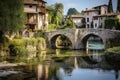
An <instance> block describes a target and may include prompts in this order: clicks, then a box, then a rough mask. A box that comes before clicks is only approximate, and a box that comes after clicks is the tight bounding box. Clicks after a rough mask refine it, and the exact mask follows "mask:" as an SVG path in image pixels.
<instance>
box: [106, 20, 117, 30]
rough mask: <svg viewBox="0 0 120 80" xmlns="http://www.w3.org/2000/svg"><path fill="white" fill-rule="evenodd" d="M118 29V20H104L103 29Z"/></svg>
mask: <svg viewBox="0 0 120 80" xmlns="http://www.w3.org/2000/svg"><path fill="white" fill-rule="evenodd" d="M113 28H116V29H119V19H118V18H107V19H105V29H113Z"/></svg>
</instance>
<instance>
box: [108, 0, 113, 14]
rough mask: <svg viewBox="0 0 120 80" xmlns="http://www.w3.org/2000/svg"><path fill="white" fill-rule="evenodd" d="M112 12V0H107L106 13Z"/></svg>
mask: <svg viewBox="0 0 120 80" xmlns="http://www.w3.org/2000/svg"><path fill="white" fill-rule="evenodd" d="M112 12H113V6H112V0H109V3H108V13H112Z"/></svg>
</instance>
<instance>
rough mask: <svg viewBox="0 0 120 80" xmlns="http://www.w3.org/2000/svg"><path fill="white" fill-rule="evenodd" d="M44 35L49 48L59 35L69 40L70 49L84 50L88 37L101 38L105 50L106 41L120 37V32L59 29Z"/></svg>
mask: <svg viewBox="0 0 120 80" xmlns="http://www.w3.org/2000/svg"><path fill="white" fill-rule="evenodd" d="M45 35H46V37H47V40H48V46H49V47H50V48H51V47H52V46H53V45H55V42H56V39H57V37H58V36H59V35H64V36H66V37H67V38H69V40H70V41H71V43H72V46H71V49H82V48H86V43H87V40H88V38H89V37H90V36H97V37H99V38H101V39H102V41H103V43H104V46H105V48H107V44H106V41H107V40H108V39H110V38H115V37H118V36H120V31H117V30H109V29H60V30H55V31H50V32H46V33H45Z"/></svg>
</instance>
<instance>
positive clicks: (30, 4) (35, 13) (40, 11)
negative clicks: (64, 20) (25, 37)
mask: <svg viewBox="0 0 120 80" xmlns="http://www.w3.org/2000/svg"><path fill="white" fill-rule="evenodd" d="M45 4H46V2H45V1H44V0H24V12H25V16H26V19H25V31H24V33H26V32H27V33H28V32H35V31H37V30H46V29H47V25H48V20H47V17H48V13H47V10H46V8H45Z"/></svg>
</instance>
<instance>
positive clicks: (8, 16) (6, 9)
mask: <svg viewBox="0 0 120 80" xmlns="http://www.w3.org/2000/svg"><path fill="white" fill-rule="evenodd" d="M0 2H1V3H0V32H1V33H3V34H2V35H4V36H5V35H6V34H7V35H11V34H13V33H16V32H18V31H20V30H22V28H23V25H24V4H23V0H12V1H9V0H0Z"/></svg>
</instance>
